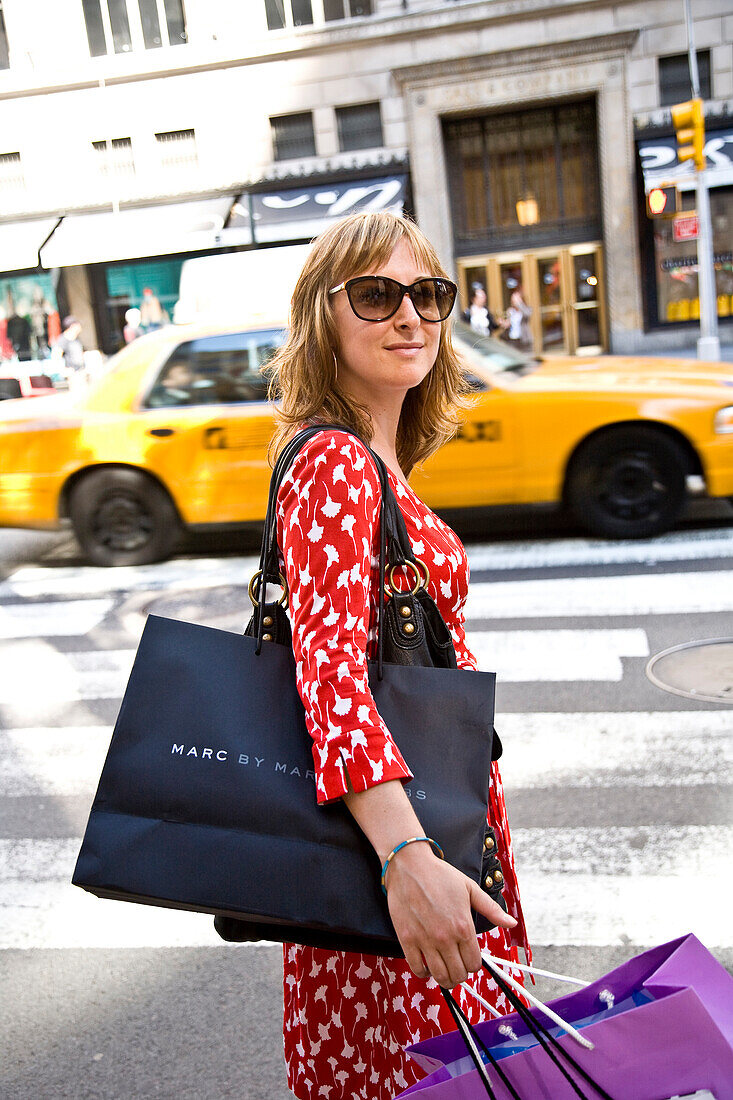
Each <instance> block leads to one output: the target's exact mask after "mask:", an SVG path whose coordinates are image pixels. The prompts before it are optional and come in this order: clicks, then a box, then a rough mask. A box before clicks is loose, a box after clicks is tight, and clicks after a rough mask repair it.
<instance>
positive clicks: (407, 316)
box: [394, 291, 420, 328]
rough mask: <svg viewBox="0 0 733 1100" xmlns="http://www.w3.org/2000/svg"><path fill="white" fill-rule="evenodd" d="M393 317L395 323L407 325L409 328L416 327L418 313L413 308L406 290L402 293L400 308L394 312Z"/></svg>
mask: <svg viewBox="0 0 733 1100" xmlns="http://www.w3.org/2000/svg"><path fill="white" fill-rule="evenodd" d="M394 319H395V324H396V325H402V326H409V327H410V328H417V326H418V325H419V324H420V314H419V313H418V312H417V310H416V309H415V306H414V305H413V303H412V298H411V297H410V295H409V293H408V291H405V293H404V294H403V296H402V301H401V302H400V308H399V309H398V310H397V312H396V313H395V318H394Z"/></svg>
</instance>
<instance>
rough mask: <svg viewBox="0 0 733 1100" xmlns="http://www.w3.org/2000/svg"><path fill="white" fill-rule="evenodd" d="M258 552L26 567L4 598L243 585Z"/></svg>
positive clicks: (0, 592) (6, 584) (5, 588)
mask: <svg viewBox="0 0 733 1100" xmlns="http://www.w3.org/2000/svg"><path fill="white" fill-rule="evenodd" d="M257 564H258V559H257V558H256V557H254V556H245V557H237V558H183V559H181V558H174V559H172V560H170V561H164V562H157V563H156V564H154V565H119V566H115V567H114V568H103V567H101V566H93V565H87V566H67V567H61V568H48V567H46V566H35V565H34V566H30V565H28V566H23V567H21V568H20V569H16V570H15V572H13V573H12V574H11V575H10V576H9V577H7V578H6V579H5V580H4V581H2V582H0V600H1V599H7V598H8V597H9V596H16V597H17V596H24V597H25V598H26V599H40V598H43V597H45V596H56V597H61V596H92V595H98V594H101V593H112V592H133V591H141V590H142V591H151V592H153V591H168V590H169V589H172V588H177V589H180V588H185V589H203V588H215V587H218V586H219V585H232V584H239V585H242V586H244V587H246V586H247V585H248V584H249V581H250V577H251V576H252V574H253V573H254V572H255V570H256V569H257Z"/></svg>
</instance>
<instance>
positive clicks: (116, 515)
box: [69, 469, 181, 565]
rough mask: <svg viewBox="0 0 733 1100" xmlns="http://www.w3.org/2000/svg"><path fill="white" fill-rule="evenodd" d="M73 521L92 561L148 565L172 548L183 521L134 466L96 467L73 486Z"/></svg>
mask: <svg viewBox="0 0 733 1100" xmlns="http://www.w3.org/2000/svg"><path fill="white" fill-rule="evenodd" d="M69 515H70V517H71V523H72V526H73V528H74V534H75V535H76V537H77V539H78V541H79V543H80V545H81V548H82V550H83V551H84V553H85V554H86V556H87V558H88V559H89V561H90V562H92V564H93V565H147V564H148V562H153V561H160V559H161V558H165V557H167V556H168V555H169V554H170V553H171V551H172V550H173V548H174V546H175V544H176V542H177V541H178V538H179V536H180V534H181V523H180V520H179V518H178V514H177V512H176V510H175V508H174V506H173V502H172V501H171V499H170V497H169V496H168V494H167V493H166V492H165V490H164V489H162V488H161V487H160V485H158V484H157V483H156V482H155V481H153V480H152V479H151V478H148V477H146V476H145V475H144V474H139V473H137V472H136V471H135V470H125V469H108V470H94V471H92V472H91V473H88V474H86V475H85V476H84V477H83V478H82V479H81V480H80V481H79V482H77V484H76V485H75V486H74V488H73V490H72V493H71V499H70V501H69Z"/></svg>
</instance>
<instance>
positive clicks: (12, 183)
mask: <svg viewBox="0 0 733 1100" xmlns="http://www.w3.org/2000/svg"><path fill="white" fill-rule="evenodd" d="M24 187H25V179H24V177H23V169H22V167H21V164H20V153H0V190H2V191H3V192H4V193H5V194H7V193H8V192H9V191H22V190H23V188H24Z"/></svg>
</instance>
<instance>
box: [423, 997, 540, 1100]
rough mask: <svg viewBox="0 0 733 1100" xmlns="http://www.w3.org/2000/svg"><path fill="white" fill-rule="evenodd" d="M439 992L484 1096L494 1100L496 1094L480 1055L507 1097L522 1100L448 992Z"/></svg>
mask: <svg viewBox="0 0 733 1100" xmlns="http://www.w3.org/2000/svg"><path fill="white" fill-rule="evenodd" d="M440 992H441V993H442V994H443V998H444V1000H445V1003H446V1004H447V1005H448V1008H449V1009H450V1014H451V1016H452V1017H453V1019H454V1020H455V1022H456V1027H457V1028H458V1031H459V1032H460V1034H461V1038H462V1039H463V1042H464V1043H465V1045H466V1050H467V1051H468V1053H469V1055H470V1057H471V1061H472V1062H473V1064H474V1066H475V1067H476V1072H477V1073H478V1075H479V1080H480V1081H481V1083H482V1085H483V1086H484V1089H485V1090H486V1095H487V1096H488V1097H489V1098H490V1100H496V1094H495V1093H494V1090H493V1088H492V1087H491V1078H490V1077H489V1074H488V1071H487V1069H486V1064H485V1062H484V1060H483V1058H482V1057H481V1054H482V1053H483V1054H484V1056H485V1057H486V1060H487V1061H488V1062H489V1064H490V1065H491V1067H492V1069H494V1070H495V1071H496V1075H497V1077H498V1078H499V1079H500V1080H501V1082H502V1084H503V1085H504V1086H505V1088H506V1089H507V1090H508V1092H509V1095H510V1096H511V1097H512V1100H522V1097H521V1096H520V1095H519V1093H518V1092H517V1091H516V1089H515V1088H514V1086H513V1085H512V1083H511V1081H510V1080H509V1078H508V1077H507V1075H506V1074H505V1073H504V1071H503V1070H502V1068H501V1066H500V1065H499V1063H498V1062H497V1060H496V1058H494V1056H493V1054H492V1053H491V1051H490V1050H489V1048H488V1047H487V1046H486V1044H485V1043H484V1041H483V1039H482V1038H481V1036H480V1035H479V1034H478V1033H477V1032H476V1031H475V1030H474V1028H473V1026H472V1024H471V1021H470V1020H469V1019H468V1017H467V1016H466V1014H465V1012H464V1011H463V1009H462V1008H461V1006H460V1005H459V1004H458V1002H457V1001H456V999H455V997H454V996H453V994H452V993H451V992H450V990H448V989H442V988H441V990H440Z"/></svg>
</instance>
